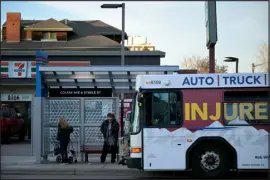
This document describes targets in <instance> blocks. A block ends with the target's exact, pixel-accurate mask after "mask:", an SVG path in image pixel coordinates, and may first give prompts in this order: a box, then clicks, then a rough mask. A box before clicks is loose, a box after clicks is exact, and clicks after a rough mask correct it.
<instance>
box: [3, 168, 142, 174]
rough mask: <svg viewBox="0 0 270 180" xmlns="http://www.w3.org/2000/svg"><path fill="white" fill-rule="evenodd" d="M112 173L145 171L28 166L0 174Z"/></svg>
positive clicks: (139, 172) (9, 169) (7, 170)
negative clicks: (36, 167) (35, 167)
mask: <svg viewBox="0 0 270 180" xmlns="http://www.w3.org/2000/svg"><path fill="white" fill-rule="evenodd" d="M104 173H106V175H113V176H115V175H116V174H117V175H119V176H127V175H129V176H130V175H131V176H138V175H144V174H145V173H144V172H142V171H139V170H129V169H128V170H126V169H91V168H88V169H86V168H83V169H79V168H69V169H53V168H46V169H29V168H3V169H1V174H2V175H4V174H5V175H104Z"/></svg>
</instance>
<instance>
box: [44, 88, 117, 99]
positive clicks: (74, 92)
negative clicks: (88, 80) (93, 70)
mask: <svg viewBox="0 0 270 180" xmlns="http://www.w3.org/2000/svg"><path fill="white" fill-rule="evenodd" d="M49 96H50V97H112V89H110V88H108V89H105V88H103V89H72V88H71V89H49Z"/></svg>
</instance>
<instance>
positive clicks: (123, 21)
mask: <svg viewBox="0 0 270 180" xmlns="http://www.w3.org/2000/svg"><path fill="white" fill-rule="evenodd" d="M121 65H122V66H124V65H125V3H122V48H121Z"/></svg>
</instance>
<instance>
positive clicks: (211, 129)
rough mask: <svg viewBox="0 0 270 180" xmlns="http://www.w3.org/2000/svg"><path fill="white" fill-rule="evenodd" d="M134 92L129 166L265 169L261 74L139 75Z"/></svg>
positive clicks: (206, 172)
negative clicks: (135, 92)
mask: <svg viewBox="0 0 270 180" xmlns="http://www.w3.org/2000/svg"><path fill="white" fill-rule="evenodd" d="M136 91H137V94H136V97H135V98H134V100H133V102H134V103H133V108H132V115H131V128H130V130H131V132H130V151H131V153H130V158H129V159H128V161H127V165H128V167H129V168H138V169H142V170H144V171H187V170H188V171H192V172H193V171H194V173H195V174H196V175H198V176H201V177H202V176H205V177H212V176H218V175H223V174H226V173H228V172H229V171H236V170H251V169H252V170H253V169H257V170H267V169H269V164H268V163H269V152H268V138H269V132H270V128H269V124H270V121H269V113H268V112H269V107H270V106H269V94H268V93H269V91H270V89H269V79H268V75H267V73H252V74H251V73H237V74H188V75H186V74H185V75H184V74H180V75H179V74H173V75H139V76H137V79H136ZM194 173H193V174H194Z"/></svg>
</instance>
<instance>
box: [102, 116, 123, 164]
mask: <svg viewBox="0 0 270 180" xmlns="http://www.w3.org/2000/svg"><path fill="white" fill-rule="evenodd" d="M100 131H101V133H102V134H103V137H104V144H103V150H102V154H101V157H100V161H101V163H104V162H105V161H106V157H107V154H108V152H109V151H110V152H111V163H115V160H116V153H117V141H118V131H119V124H118V122H117V121H116V119H115V116H114V114H112V113H108V114H107V119H106V120H105V121H104V122H103V123H102V124H101V126H100Z"/></svg>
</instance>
